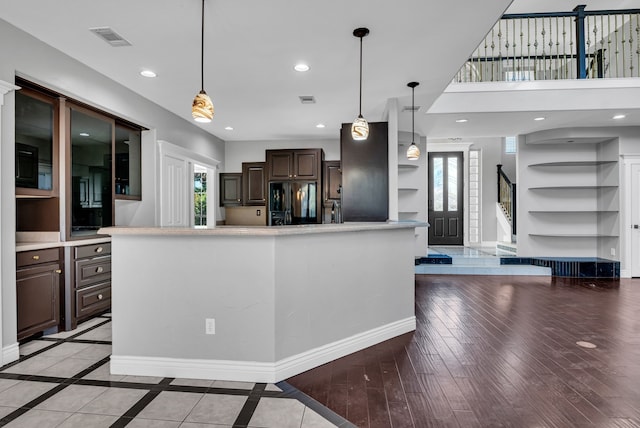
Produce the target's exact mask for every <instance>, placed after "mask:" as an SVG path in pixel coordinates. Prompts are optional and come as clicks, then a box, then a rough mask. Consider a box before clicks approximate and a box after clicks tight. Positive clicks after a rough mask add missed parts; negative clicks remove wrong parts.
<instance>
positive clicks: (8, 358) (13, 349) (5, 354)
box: [2, 342, 20, 365]
mask: <svg viewBox="0 0 640 428" xmlns="http://www.w3.org/2000/svg"><path fill="white" fill-rule="evenodd" d="M19 358H20V349H19V347H18V342H16V343H14V344H11V345H9V346H5V347H4V348H2V365H4V364H9V363H12V362H14V361H16V360H18V359H19Z"/></svg>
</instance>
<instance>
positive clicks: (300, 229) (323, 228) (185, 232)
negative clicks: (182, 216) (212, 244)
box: [98, 221, 428, 236]
mask: <svg viewBox="0 0 640 428" xmlns="http://www.w3.org/2000/svg"><path fill="white" fill-rule="evenodd" d="M427 226H428V223H423V222H409V221H406V222H386V223H365V222H363V223H359V222H358V223H355V222H354V223H341V224H304V225H291V226H216V227H198V228H194V227H119V226H117V227H103V228H101V229H100V230H99V231H98V233H100V234H105V235H112V236H115V235H163V236H172V235H182V236H286V235H310V234H318V233H344V232H360V231H368V230H393V229H409V228H416V227H427Z"/></svg>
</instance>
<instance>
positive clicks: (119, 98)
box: [0, 20, 225, 347]
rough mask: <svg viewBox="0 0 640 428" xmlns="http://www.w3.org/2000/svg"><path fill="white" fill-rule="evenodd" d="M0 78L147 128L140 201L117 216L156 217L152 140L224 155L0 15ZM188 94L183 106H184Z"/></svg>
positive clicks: (11, 289) (4, 280)
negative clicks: (26, 83)
mask: <svg viewBox="0 0 640 428" xmlns="http://www.w3.org/2000/svg"><path fill="white" fill-rule="evenodd" d="M0 53H1V55H2V60H1V61H0V80H4V81H7V82H14V81H15V76H16V75H19V76H21V77H24V78H26V79H28V80H31V81H33V82H35V83H38V84H41V85H43V86H45V87H48V88H50V89H52V90H55V91H58V92H60V93H62V94H64V95H67V96H69V97H71V98H75V99H77V100H79V101H82V102H85V103H87V104H89V105H92V106H95V107H97V108H100V109H102V110H104V111H107V112H110V113H113V114H115V115H117V116H120V117H122V118H125V119H127V120H130V121H131V122H134V123H137V124H140V125H142V126H145V127H147V128H149V129H150V130H152V131H150V132H149V133H147V134H146V135H145V138H144V140H143V145H142V157H143V183H142V197H143V201H142V202H125V203H119V202H118V203H116V209H117V211H116V222H118V223H119V224H123V221H121V220H122V219H123V218H126V219H129V220H130V221H131V222H132V223H133V224H137V225H145V224H146V225H152V224H154V223H155V218H154V215H153V213H154V209H153V207H152V205H154V201H155V183H154V181H155V178H154V177H155V164H154V162H155V161H154V159H155V147H154V146H155V144H154V142H155V140H156V139H162V140H165V141H169V142H172V143H174V144H176V145H179V146H182V147H185V148H187V149H189V150H191V151H194V152H197V153H201V154H203V155H206V156H208V157H210V158H213V159H219V160H223V159H224V156H225V155H224V151H225V147H224V142H223V141H222V140H220V139H218V138H216V137H214V136H212V135H210V134H208V133H207V132H205V131H204V130H202V129H200V128H199V127H197V126H195V125H193V124H192V123H190V122H189V121H187V120H185V119H182V118H180V117H178V116H176V115H174V114H173V113H170V112H169V111H167V110H165V109H164V108H162V107H160V106H158V105H156V104H154V103H152V102H150V101H149V100H147V99H145V98H143V97H141V96H139V95H137V94H135V93H134V92H132V91H131V90H129V89H127V88H125V87H124V86H121V85H119V84H117V83H115V82H114V81H112V80H110V79H109V78H107V77H106V76H104V75H102V74H99V73H97V72H95V71H93V70H92V69H90V68H89V67H87V66H85V65H84V64H82V63H80V62H78V61H76V60H74V59H72V58H70V57H68V56H66V55H64V54H62V53H61V52H60V51H58V50H56V49H54V48H52V47H50V46H48V45H46V44H44V43H42V42H41V41H39V40H37V39H36V38H34V37H32V36H30V35H29V34H27V33H25V32H23V31H21V30H18V29H17V28H15V27H13V26H11V25H9V24H8V23H6V22H5V21H3V20H0ZM190 97H191V94H189V96H188V98H187V99H188V100H189V101H188V102H187V105H185V109H187V110H188V109H189V104H188V103H189V102H190ZM14 100H15V97H14V95H13V93H10V94H7V97H6V98H5V105H4V108H3V111H2V141H14V128H15V117H14V116H15V115H14V111H15V102H14ZM14 151H15V148H14V145H13V144H3V145H2V147H0V162H1V163H0V180H1V183H0V185H1V187H2V188H1V192H0V193H1V194H2V198H3V203H2V206H1V208H0V209H1V211H0V228H1V229H0V230H1V231H2V243H1V245H2V249H3V251H2V261H1V263H2V277H1V278H0V287H1V288H2V294H3V300H2V313H1V315H2V320H3V322H2V332H3V334H2V342H3V343H2V345H3V347H6V346H7V345H11V344H14V343H15V342H16V301H15V254H14V251H15V183H14V179H13V176H14V168H15V167H14Z"/></svg>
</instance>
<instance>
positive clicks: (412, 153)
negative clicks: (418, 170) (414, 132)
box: [407, 143, 420, 160]
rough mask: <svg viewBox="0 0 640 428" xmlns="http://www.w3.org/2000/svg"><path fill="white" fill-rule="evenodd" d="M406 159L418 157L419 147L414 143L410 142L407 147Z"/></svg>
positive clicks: (416, 158)
mask: <svg viewBox="0 0 640 428" xmlns="http://www.w3.org/2000/svg"><path fill="white" fill-rule="evenodd" d="M407 159H409V160H418V159H420V149H419V148H418V146H416V143H411V145H410V146H409V148H408V149H407Z"/></svg>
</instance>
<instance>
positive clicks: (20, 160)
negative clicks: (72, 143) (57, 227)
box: [15, 91, 54, 190]
mask: <svg viewBox="0 0 640 428" xmlns="http://www.w3.org/2000/svg"><path fill="white" fill-rule="evenodd" d="M15 102H16V119H15V120H16V122H15V123H16V131H15V137H16V187H27V188H32V189H41V190H51V189H52V188H53V132H54V131H53V104H52V103H48V102H45V101H42V100H40V99H38V98H34V97H31V96H29V95H27V94H25V93H24V92H23V91H18V92H16V101H15Z"/></svg>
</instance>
